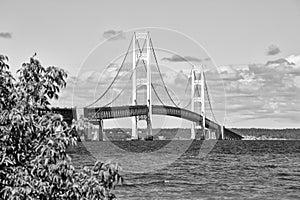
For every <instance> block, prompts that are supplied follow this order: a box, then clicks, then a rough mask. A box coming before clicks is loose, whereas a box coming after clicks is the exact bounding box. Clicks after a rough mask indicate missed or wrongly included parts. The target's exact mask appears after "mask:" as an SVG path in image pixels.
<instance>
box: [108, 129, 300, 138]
mask: <svg viewBox="0 0 300 200" xmlns="http://www.w3.org/2000/svg"><path fill="white" fill-rule="evenodd" d="M229 130H231V131H233V132H235V133H237V134H240V135H242V136H243V137H244V139H243V140H300V129H296V128H295V129H290V128H289V129H263V128H229ZM104 132H105V137H107V140H126V139H129V138H130V137H131V129H129V128H111V129H105V130H104ZM153 133H154V135H156V136H157V137H158V136H161V137H163V138H164V139H165V140H168V139H171V140H174V139H175V140H177V139H178V140H185V139H189V138H190V129H189V128H179V129H178V128H164V129H153ZM139 135H140V136H141V137H144V136H146V130H145V129H139Z"/></svg>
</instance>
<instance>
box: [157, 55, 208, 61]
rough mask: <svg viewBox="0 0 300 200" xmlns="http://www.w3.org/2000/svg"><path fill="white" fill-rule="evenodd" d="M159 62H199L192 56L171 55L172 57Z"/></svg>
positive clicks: (198, 59)
mask: <svg viewBox="0 0 300 200" xmlns="http://www.w3.org/2000/svg"><path fill="white" fill-rule="evenodd" d="M161 60H165V61H169V62H188V61H190V62H201V61H202V60H201V59H200V58H196V57H192V56H179V55H175V54H174V55H173V56H172V57H164V58H162V59H161Z"/></svg>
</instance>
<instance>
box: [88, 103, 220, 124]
mask: <svg viewBox="0 0 300 200" xmlns="http://www.w3.org/2000/svg"><path fill="white" fill-rule="evenodd" d="M152 113H153V114H154V115H168V116H173V117H178V118H182V119H186V120H189V121H193V122H197V123H200V122H201V121H202V115H200V114H198V113H195V112H192V111H189V110H186V109H183V108H179V107H174V106H162V105H152ZM147 114H148V107H147V105H135V106H133V105H132V106H115V107H95V108H85V109H84V116H85V117H87V118H89V119H96V120H102V119H113V118H124V117H132V116H146V115H147ZM205 127H206V128H213V129H219V128H220V127H221V126H220V125H219V124H217V123H215V122H213V121H211V120H210V119H208V118H205Z"/></svg>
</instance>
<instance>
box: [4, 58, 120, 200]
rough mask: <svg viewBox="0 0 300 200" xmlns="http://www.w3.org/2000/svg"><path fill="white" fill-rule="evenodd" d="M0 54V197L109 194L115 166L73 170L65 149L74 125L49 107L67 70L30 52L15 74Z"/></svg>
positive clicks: (115, 176) (116, 180)
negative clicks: (31, 54)
mask: <svg viewBox="0 0 300 200" xmlns="http://www.w3.org/2000/svg"><path fill="white" fill-rule="evenodd" d="M7 62H8V58H7V57H5V56H2V55H0V144H1V147H0V148H1V149H0V199H113V198H114V195H113V194H112V193H111V190H112V189H113V188H114V187H115V185H116V184H118V183H119V182H120V181H122V177H121V176H120V175H119V166H118V165H116V164H113V163H106V164H105V163H102V162H97V163H95V165H94V167H93V168H92V169H90V168H87V167H85V168H83V169H81V170H75V168H74V167H73V166H72V163H71V158H70V156H69V155H67V154H66V149H67V147H68V146H69V145H75V144H76V134H75V131H76V127H74V126H72V127H69V126H68V124H67V123H66V122H65V121H63V119H62V116H61V115H57V114H52V113H51V112H45V111H47V110H48V111H49V107H48V106H50V100H51V99H53V98H55V99H57V98H58V93H59V91H60V89H61V88H63V87H65V86H66V81H65V79H66V78H67V74H66V73H65V72H64V71H63V70H62V69H59V68H57V67H52V66H51V67H47V68H44V67H43V66H42V65H41V64H40V62H39V61H38V60H37V59H35V57H34V56H33V57H32V58H30V61H29V63H24V64H23V65H22V67H21V69H19V70H18V71H17V78H14V77H13V76H12V74H11V72H10V71H9V66H8V64H7Z"/></svg>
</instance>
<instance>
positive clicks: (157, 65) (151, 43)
mask: <svg viewBox="0 0 300 200" xmlns="http://www.w3.org/2000/svg"><path fill="white" fill-rule="evenodd" d="M150 45H151V49H152V52H153V56H154V59H155V62H156V67H157V69H158V72H159V75H160V78H161V80H162V83H163V85H164V88H165V90H166V92H167V95H168V97H169V98H170V100H171V101H172V103H173V104H174V105H175V107H177V108H178V105H177V104H176V103H175V102H174V100H173V99H172V97H171V95H170V93H169V91H168V89H167V87H166V84H165V82H164V79H163V77H162V74H161V71H160V68H159V64H158V61H157V57H156V54H155V51H154V47H153V42H152V39H151V38H150Z"/></svg>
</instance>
